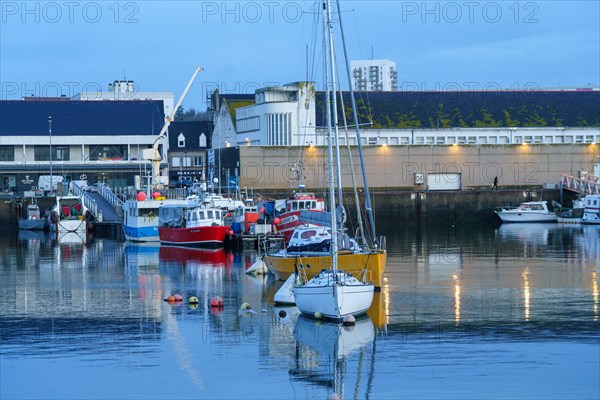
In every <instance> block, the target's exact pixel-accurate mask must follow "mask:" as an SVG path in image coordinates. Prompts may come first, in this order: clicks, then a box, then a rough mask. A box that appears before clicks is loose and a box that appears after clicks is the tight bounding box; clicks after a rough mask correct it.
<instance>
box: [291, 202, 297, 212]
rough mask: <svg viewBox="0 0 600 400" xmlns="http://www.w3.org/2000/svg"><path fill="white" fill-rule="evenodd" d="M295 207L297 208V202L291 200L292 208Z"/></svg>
mask: <svg viewBox="0 0 600 400" xmlns="http://www.w3.org/2000/svg"><path fill="white" fill-rule="evenodd" d="M297 209H298V202H297V201H292V210H297Z"/></svg>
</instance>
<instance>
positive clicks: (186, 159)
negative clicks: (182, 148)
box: [182, 156, 192, 167]
mask: <svg viewBox="0 0 600 400" xmlns="http://www.w3.org/2000/svg"><path fill="white" fill-rule="evenodd" d="M182 161H183V166H184V167H191V166H192V157H190V156H186V157H182Z"/></svg>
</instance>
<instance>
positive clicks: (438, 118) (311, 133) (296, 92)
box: [212, 82, 600, 148]
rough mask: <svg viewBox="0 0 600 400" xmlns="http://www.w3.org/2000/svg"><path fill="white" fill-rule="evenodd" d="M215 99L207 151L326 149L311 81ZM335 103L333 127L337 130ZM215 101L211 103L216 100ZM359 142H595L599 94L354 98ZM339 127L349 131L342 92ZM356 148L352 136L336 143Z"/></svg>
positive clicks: (321, 107)
mask: <svg viewBox="0 0 600 400" xmlns="http://www.w3.org/2000/svg"><path fill="white" fill-rule="evenodd" d="M227 96H228V97H229V96H231V102H230V101H229V100H227V99H228V97H225V98H224V99H221V98H220V96H219V95H218V93H215V95H213V98H212V100H213V104H214V105H219V106H220V108H218V109H216V110H215V111H216V114H215V115H214V121H215V132H214V136H215V140H214V141H213V146H212V147H213V148H222V147H227V146H228V145H237V146H241V145H262V146H289V145H291V146H306V145H310V144H312V145H325V144H326V143H327V140H326V137H327V132H326V129H325V125H326V121H325V114H326V113H325V100H326V97H325V92H322V91H315V86H314V83H313V82H295V83H290V84H287V85H283V86H273V87H267V88H261V89H259V90H257V91H256V93H255V98H254V99H251V98H246V97H245V95H236V96H234V95H227ZM337 96H338V116H339V118H338V121H339V124H340V126H341V125H343V118H342V109H341V107H340V104H341V102H340V101H339V96H340V95H339V93H338V94H337ZM215 97H216V98H217V100H215ZM355 98H356V104H357V113H358V123H359V124H360V125H361V138H360V140H361V142H362V144H368V145H432V144H437V145H454V144H457V145H458V144H520V143H538V144H542V143H543V144H555V143H557V144H558V143H598V142H599V141H600V89H599V88H591V87H590V88H587V87H586V88H583V89H564V90H536V91H515V90H505V91H486V90H470V91H454V92H453V91H417V92H401V91H398V92H397V91H391V92H373V91H370V92H356V93H355ZM343 100H344V111H343V112H345V116H346V122H347V124H348V125H351V126H353V125H354V120H353V117H352V108H351V102H350V94H349V92H343ZM346 141H347V142H348V144H350V145H355V144H357V138H356V135H354V133H352V134H351V135H350V136H349V137H348V139H346V135H345V134H340V135H339V142H340V144H346Z"/></svg>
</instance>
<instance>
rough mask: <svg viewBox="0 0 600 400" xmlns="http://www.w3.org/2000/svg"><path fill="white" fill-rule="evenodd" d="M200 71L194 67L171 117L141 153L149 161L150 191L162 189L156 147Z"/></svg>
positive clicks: (159, 160)
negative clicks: (150, 172)
mask: <svg viewBox="0 0 600 400" xmlns="http://www.w3.org/2000/svg"><path fill="white" fill-rule="evenodd" d="M201 71H204V68H202V67H196V70H195V71H194V74H193V75H192V78H191V79H190V81H189V82H188V84H187V86H186V87H185V90H184V91H183V93H182V94H181V97H179V100H178V101H177V104H176V105H175V107H174V108H173V111H172V112H171V115H169V116H168V117H167V121H166V122H165V125H164V126H163V127H162V129H161V131H160V133H159V134H158V137H157V138H156V140H155V141H154V143H153V144H152V148H151V149H145V150H144V151H142V158H143V159H144V160H147V161H150V164H151V165H152V181H151V183H150V188H152V189H154V188H156V189H162V183H161V182H159V178H158V177H159V176H160V162H161V161H162V157H161V156H160V152H159V151H158V146H159V144H160V142H161V140H163V139H164V138H165V137H166V136H167V131H168V129H169V125H171V122H172V121H173V119H174V118H175V113H176V112H177V110H178V109H179V106H180V105H181V102H182V101H183V99H184V98H185V95H186V94H187V92H188V90H190V87H191V86H192V83H193V82H194V79H196V75H198V73H199V72H201Z"/></svg>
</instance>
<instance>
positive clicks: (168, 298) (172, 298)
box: [165, 295, 175, 303]
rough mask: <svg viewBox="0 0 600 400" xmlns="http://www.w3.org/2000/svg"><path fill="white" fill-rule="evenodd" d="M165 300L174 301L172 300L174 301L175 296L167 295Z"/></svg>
mask: <svg viewBox="0 0 600 400" xmlns="http://www.w3.org/2000/svg"><path fill="white" fill-rule="evenodd" d="M165 300H166V301H167V302H169V303H174V302H175V296H173V295H170V296H169V297H167V298H166V299H165Z"/></svg>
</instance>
